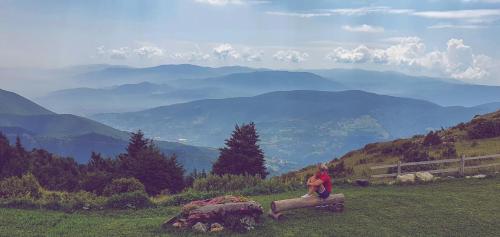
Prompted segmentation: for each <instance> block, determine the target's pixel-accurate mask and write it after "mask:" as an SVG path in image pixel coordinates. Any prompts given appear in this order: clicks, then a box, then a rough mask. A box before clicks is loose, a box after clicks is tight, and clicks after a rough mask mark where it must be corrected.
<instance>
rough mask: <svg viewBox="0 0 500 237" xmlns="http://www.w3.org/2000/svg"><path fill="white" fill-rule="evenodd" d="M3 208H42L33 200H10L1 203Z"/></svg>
mask: <svg viewBox="0 0 500 237" xmlns="http://www.w3.org/2000/svg"><path fill="white" fill-rule="evenodd" d="M0 206H1V207H7V208H20V209H37V208H39V207H40V206H39V205H38V204H37V203H36V202H35V201H34V200H33V199H31V198H28V197H20V198H9V199H5V200H3V201H1V202H0Z"/></svg>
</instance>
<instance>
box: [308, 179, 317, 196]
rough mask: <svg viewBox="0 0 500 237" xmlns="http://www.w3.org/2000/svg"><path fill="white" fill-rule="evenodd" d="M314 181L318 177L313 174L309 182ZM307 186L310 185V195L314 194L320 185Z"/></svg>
mask: <svg viewBox="0 0 500 237" xmlns="http://www.w3.org/2000/svg"><path fill="white" fill-rule="evenodd" d="M314 181H316V177H315V176H312V177H311V178H309V182H311V183H312V182H314ZM307 187H308V192H307V193H308V194H309V195H313V194H314V193H315V192H316V190H318V186H315V185H308V186H307Z"/></svg>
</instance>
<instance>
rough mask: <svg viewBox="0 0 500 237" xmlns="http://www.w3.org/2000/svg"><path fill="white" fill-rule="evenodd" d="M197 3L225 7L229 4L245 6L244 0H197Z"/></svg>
mask: <svg viewBox="0 0 500 237" xmlns="http://www.w3.org/2000/svg"><path fill="white" fill-rule="evenodd" d="M195 2H198V3H204V4H209V5H214V6H225V5H228V4H243V1H242V0H195Z"/></svg>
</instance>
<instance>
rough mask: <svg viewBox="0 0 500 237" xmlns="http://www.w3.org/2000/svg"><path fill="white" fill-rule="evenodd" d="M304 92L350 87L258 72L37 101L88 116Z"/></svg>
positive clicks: (78, 91) (71, 92)
mask: <svg viewBox="0 0 500 237" xmlns="http://www.w3.org/2000/svg"><path fill="white" fill-rule="evenodd" d="M303 89H309V90H331V91H338V90H342V89H346V87H345V86H343V85H341V84H340V83H337V82H334V81H331V80H327V79H325V78H322V77H320V76H318V75H315V74H312V73H308V72H287V71H255V72H245V73H233V74H229V75H225V76H221V77H207V78H202V79H178V80H171V81H169V82H168V84H154V83H151V82H142V83H138V84H124V85H120V86H114V87H111V88H97V89H91V88H75V89H68V90H61V91H56V92H53V93H50V94H49V95H47V96H45V97H41V98H38V99H37V101H38V102H40V103H41V104H43V105H45V106H47V107H49V108H51V109H53V110H55V111H61V112H64V113H77V114H81V115H88V114H93V113H103V112H127V111H137V110H142V109H148V108H153V107H158V106H162V105H170V104H175V103H182V102H188V101H194V100H201V99H217V98H229V97H238V96H254V95H258V94H262V93H266V92H272V91H285V90H303Z"/></svg>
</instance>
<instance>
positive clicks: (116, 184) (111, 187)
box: [103, 178, 146, 196]
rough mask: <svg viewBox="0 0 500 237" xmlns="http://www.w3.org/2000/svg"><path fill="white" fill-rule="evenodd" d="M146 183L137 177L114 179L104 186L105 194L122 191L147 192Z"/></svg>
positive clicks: (109, 194) (110, 194)
mask: <svg viewBox="0 0 500 237" xmlns="http://www.w3.org/2000/svg"><path fill="white" fill-rule="evenodd" d="M145 191H146V190H145V188H144V185H143V184H142V183H141V182H140V181H139V180H138V179H136V178H120V179H113V181H111V183H110V184H108V185H107V186H106V188H104V191H103V194H104V195H105V196H112V195H115V194H120V193H130V192H145Z"/></svg>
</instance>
